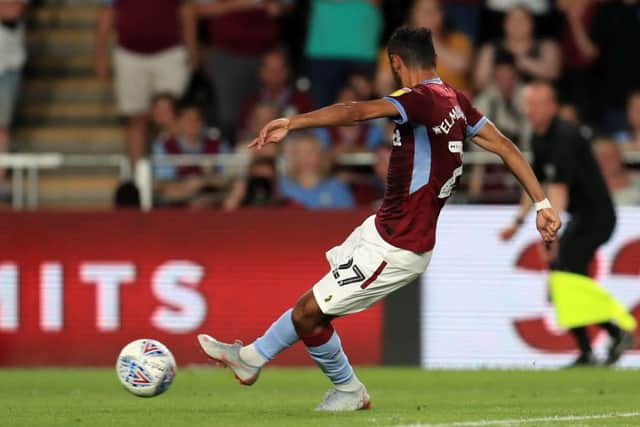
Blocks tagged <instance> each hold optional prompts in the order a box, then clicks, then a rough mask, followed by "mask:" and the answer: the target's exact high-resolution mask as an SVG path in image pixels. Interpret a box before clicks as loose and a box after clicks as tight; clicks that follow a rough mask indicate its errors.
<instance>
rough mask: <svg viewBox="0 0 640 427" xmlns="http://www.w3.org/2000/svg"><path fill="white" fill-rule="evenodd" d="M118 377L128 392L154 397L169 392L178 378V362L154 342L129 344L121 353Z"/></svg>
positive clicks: (140, 341)
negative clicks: (176, 376)
mask: <svg viewBox="0 0 640 427" xmlns="http://www.w3.org/2000/svg"><path fill="white" fill-rule="evenodd" d="M116 373H117V374H118V379H119V380H120V383H121V384H122V385H123V386H124V388H126V389H127V391H129V392H131V393H132V394H135V395H136V396H140V397H153V396H157V395H159V394H162V393H164V392H165V391H167V389H168V388H169V386H170V385H171V382H172V381H173V378H174V377H175V375H176V360H175V359H174V358H173V355H172V354H171V352H170V351H169V349H168V348H167V347H166V346H165V345H164V344H162V343H160V342H158V341H156V340H152V339H141V340H136V341H133V342H130V343H129V344H127V345H126V346H124V348H123V349H122V351H121V352H120V355H119V356H118V361H117V362H116Z"/></svg>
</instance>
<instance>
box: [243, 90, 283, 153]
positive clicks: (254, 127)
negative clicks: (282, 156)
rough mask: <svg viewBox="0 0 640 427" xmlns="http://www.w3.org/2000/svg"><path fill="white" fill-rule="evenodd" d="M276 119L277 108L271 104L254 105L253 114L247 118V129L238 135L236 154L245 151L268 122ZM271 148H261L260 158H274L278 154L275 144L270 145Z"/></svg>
mask: <svg viewBox="0 0 640 427" xmlns="http://www.w3.org/2000/svg"><path fill="white" fill-rule="evenodd" d="M277 118H278V108H277V107H276V106H275V105H273V104H267V103H260V104H258V105H256V107H255V108H254V110H253V114H252V115H251V117H249V121H248V123H247V128H246V129H244V131H243V132H242V133H241V134H240V139H239V141H238V143H237V144H236V149H235V150H236V152H242V151H246V149H247V148H246V147H247V145H248V144H249V143H250V142H251V141H252V140H253V139H254V138H255V137H256V136H258V133H260V130H261V129H262V128H263V127H264V126H265V125H266V124H267V123H269V122H270V121H272V120H275V119H277ZM270 145H272V147H263V148H262V150H260V153H261V155H262V156H267V155H268V156H274V157H275V156H276V155H277V153H278V147H279V145H277V144H270Z"/></svg>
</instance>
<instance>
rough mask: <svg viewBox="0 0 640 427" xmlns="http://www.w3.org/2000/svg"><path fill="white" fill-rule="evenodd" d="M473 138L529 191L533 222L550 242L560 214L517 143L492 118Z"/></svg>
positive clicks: (546, 240) (553, 238)
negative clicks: (534, 206)
mask: <svg viewBox="0 0 640 427" xmlns="http://www.w3.org/2000/svg"><path fill="white" fill-rule="evenodd" d="M472 141H473V142H474V143H475V144H477V145H479V146H480V147H482V148H484V149H485V150H487V151H490V152H492V153H495V154H497V155H498V156H500V158H501V159H502V161H503V162H504V164H505V165H506V166H507V167H508V168H509V170H511V173H513V175H514V176H515V177H516V178H517V179H518V181H520V184H521V185H522V187H524V190H525V191H526V192H527V194H528V195H529V198H530V200H531V202H532V203H535V204H536V210H537V216H536V226H537V228H538V231H539V232H540V235H541V236H542V238H543V239H544V241H545V242H548V243H550V242H553V241H554V240H555V238H556V233H557V232H558V229H560V217H559V216H558V214H557V213H556V211H555V210H554V209H553V208H552V207H551V204H550V203H549V201H548V200H547V198H546V197H545V195H544V192H543V191H542V186H541V185H540V183H539V182H538V179H537V178H536V176H535V175H534V173H533V170H531V166H529V163H528V162H527V160H526V159H525V158H524V156H523V155H522V153H521V152H520V150H519V149H518V147H516V146H515V144H513V143H512V142H511V141H510V140H509V139H508V138H507V137H505V136H504V135H503V134H502V133H501V132H500V131H499V130H498V129H497V128H496V127H495V126H494V124H493V123H491V122H487V124H486V125H484V126H483V127H482V128H481V129H480V131H479V132H478V134H477V135H476V136H475V137H474V138H473V139H472ZM530 206H531V205H530V204H527V203H526V202H525V203H523V204H522V205H521V210H524V209H526V211H528V210H529V208H530Z"/></svg>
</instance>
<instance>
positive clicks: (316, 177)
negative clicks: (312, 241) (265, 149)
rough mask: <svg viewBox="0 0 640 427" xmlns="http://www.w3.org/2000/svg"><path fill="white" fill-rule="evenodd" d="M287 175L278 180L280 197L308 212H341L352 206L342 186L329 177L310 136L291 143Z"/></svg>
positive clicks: (324, 159) (317, 143) (322, 154)
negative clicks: (332, 210) (308, 210)
mask: <svg viewBox="0 0 640 427" xmlns="http://www.w3.org/2000/svg"><path fill="white" fill-rule="evenodd" d="M289 143H290V144H292V147H291V150H290V158H289V159H287V161H288V170H289V173H288V175H287V176H283V177H281V179H280V183H279V190H280V194H282V196H283V197H285V198H287V199H289V200H291V201H292V202H294V203H296V204H299V205H302V206H304V207H306V208H308V209H345V208H352V207H354V205H355V202H354V200H353V196H352V195H351V191H350V190H349V188H348V187H347V185H346V184H345V183H343V182H342V181H340V180H339V179H337V178H335V177H332V176H331V175H329V169H330V163H329V158H328V157H327V155H326V154H325V152H324V151H323V149H322V145H321V143H320V141H319V140H318V139H317V138H316V137H314V136H313V135H312V134H304V135H303V136H301V137H300V138H299V139H296V140H291V141H290V142H289Z"/></svg>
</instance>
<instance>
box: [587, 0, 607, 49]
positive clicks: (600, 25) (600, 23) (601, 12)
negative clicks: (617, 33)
mask: <svg viewBox="0 0 640 427" xmlns="http://www.w3.org/2000/svg"><path fill="white" fill-rule="evenodd" d="M605 15H606V5H603V4H598V5H596V13H595V15H594V17H593V20H592V21H591V25H590V27H589V37H590V38H591V41H592V42H593V43H595V44H596V45H597V46H598V47H599V48H601V49H602V48H603V47H605V46H606V45H607V40H606V38H607V34H608V33H609V30H610V29H609V28H607V26H608V24H610V23H609V22H607V21H608V19H607V17H606V16H605Z"/></svg>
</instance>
